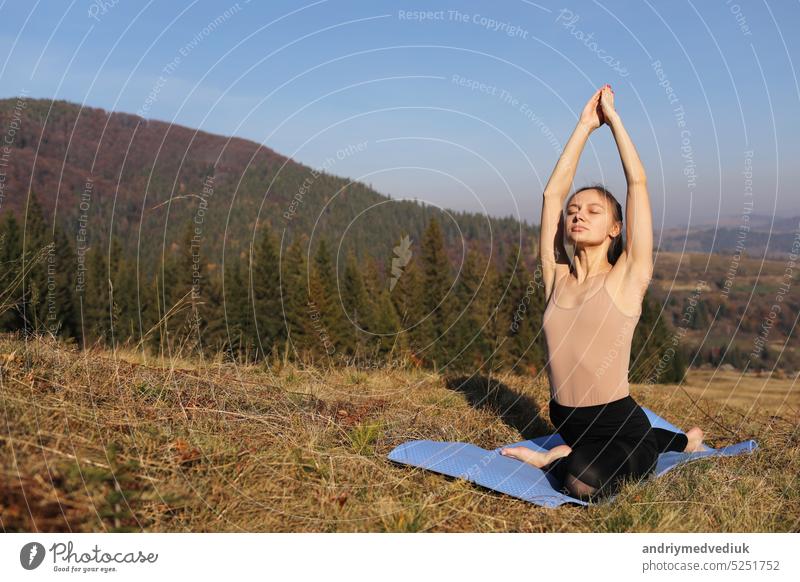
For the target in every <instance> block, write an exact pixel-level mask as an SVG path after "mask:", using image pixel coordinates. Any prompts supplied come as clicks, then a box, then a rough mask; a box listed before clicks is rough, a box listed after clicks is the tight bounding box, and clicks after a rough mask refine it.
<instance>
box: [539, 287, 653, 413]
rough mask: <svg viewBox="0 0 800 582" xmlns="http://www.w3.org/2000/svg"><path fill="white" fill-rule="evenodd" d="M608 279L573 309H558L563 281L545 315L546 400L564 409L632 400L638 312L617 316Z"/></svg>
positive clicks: (548, 304) (616, 308) (549, 303)
mask: <svg viewBox="0 0 800 582" xmlns="http://www.w3.org/2000/svg"><path fill="white" fill-rule="evenodd" d="M606 274H607V273H604V274H603V276H602V278H601V280H600V285H599V286H598V285H595V289H594V290H593V291H589V293H590V295H589V297H588V298H587V299H585V300H584V301H583V303H581V304H578V305H576V306H575V307H562V306H561V305H559V304H558V297H559V291H560V289H561V288H563V284H564V281H565V280H566V278H567V276H569V275H565V276H562V277H561V279H560V280H559V281H556V283H555V286H554V288H553V292H552V293H551V295H550V300H549V301H548V303H547V307H546V308H545V311H544V315H543V320H542V322H543V329H544V336H545V342H546V344H547V351H548V358H547V363H546V364H545V369H546V370H547V374H548V378H549V380H550V397H551V398H553V399H555V400H556V402H557V403H559V404H561V405H563V406H594V405H597V404H605V403H607V402H612V401H614V400H619V399H620V398H624V397H626V396H629V395H630V384H629V382H628V364H629V361H630V355H631V340H632V339H633V332H634V330H635V329H636V324H637V322H638V321H639V317H640V316H641V309H640V310H639V313H638V314H637V315H634V316H630V315H626V314H624V313H623V312H622V311H620V310H619V308H618V307H617V305H616V303H614V300H613V298H612V297H611V294H610V293H609V292H608V289H607V288H606ZM591 278H594V277H590V279H591Z"/></svg>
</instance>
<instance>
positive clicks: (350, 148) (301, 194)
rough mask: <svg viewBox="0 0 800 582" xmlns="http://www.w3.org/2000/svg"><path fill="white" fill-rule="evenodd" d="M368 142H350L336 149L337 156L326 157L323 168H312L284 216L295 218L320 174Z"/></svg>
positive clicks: (362, 148) (290, 218)
mask: <svg viewBox="0 0 800 582" xmlns="http://www.w3.org/2000/svg"><path fill="white" fill-rule="evenodd" d="M368 143H369V142H367V141H362V142H359V143H357V144H350V145H347V146H345V147H343V148H341V149H338V150H336V154H335V157H333V158H331V157H328V158H326V159H325V161H324V162H323V163H322V168H321V169H317V168H312V170H311V175H310V176H306V178H305V180H303V183H302V184H300V188H298V189H297V192H295V194H294V196H292V200H291V202H289V208H287V209H286V211H284V213H283V218H285V219H286V221H287V222H289V221H291V220H292V219H293V218H294V216H295V214H297V209H298V208H299V207H300V206H301V205H302V204H303V203H304V200H303V199H304V198H305V195H306V194H308V192H309V191H310V190H311V187H312V186H313V185H314V182H316V181H317V178H319V176H320V174H322V173H323V172H328V171H330V169H331V168H332V167H333V166H335V165H336V164H337V162H340V161H342V160H344V159H346V158H349V157H350V156H352V155H354V154H357V153H359V152H363V151H364V150H365V149H367V144H368Z"/></svg>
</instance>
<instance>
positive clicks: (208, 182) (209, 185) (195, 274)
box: [190, 176, 214, 301]
mask: <svg viewBox="0 0 800 582" xmlns="http://www.w3.org/2000/svg"><path fill="white" fill-rule="evenodd" d="M213 195H214V176H207V177H206V179H205V180H203V189H202V191H201V194H200V204H198V206H197V211H196V212H195V214H194V232H193V233H192V240H191V244H190V247H191V249H190V252H191V256H192V301H194V300H197V299H200V296H201V293H200V283H201V279H202V274H201V270H200V260H201V256H200V242H201V241H202V240H203V222H204V221H205V218H206V211H207V210H208V199H209V198H211V197H212V196H213Z"/></svg>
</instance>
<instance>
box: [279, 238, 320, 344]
mask: <svg viewBox="0 0 800 582" xmlns="http://www.w3.org/2000/svg"><path fill="white" fill-rule="evenodd" d="M303 246H304V245H303V243H302V242H301V239H300V238H299V237H298V238H296V239H295V240H294V241H292V244H291V245H289V249H288V250H287V252H286V260H285V261H284V262H283V276H282V277H281V282H282V285H281V297H282V298H283V314H284V317H285V320H284V321H285V325H286V328H287V329H288V333H289V345H290V346H291V349H292V350H293V351H294V355H295V356H296V357H298V358H300V359H301V360H302V359H304V358H305V356H306V355H307V353H308V352H309V351H311V350H312V343H313V342H314V341H315V338H314V337H313V335H314V332H313V329H312V326H311V320H310V317H309V289H308V278H307V268H308V266H307V264H306V256H305V253H304V251H303Z"/></svg>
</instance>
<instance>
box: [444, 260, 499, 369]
mask: <svg viewBox="0 0 800 582" xmlns="http://www.w3.org/2000/svg"><path fill="white" fill-rule="evenodd" d="M481 281H482V273H481V271H480V265H479V263H478V254H477V253H476V252H474V251H470V250H469V249H468V250H467V255H466V257H465V258H464V266H463V268H462V269H461V273H460V275H459V278H458V282H457V284H456V289H455V308H456V310H457V314H458V315H457V317H458V319H457V320H456V323H455V325H454V326H453V330H452V332H451V333H452V336H453V343H454V345H455V346H456V348H457V350H456V354H459V355H457V356H456V360H455V361H454V362H453V363H452V364H451V366H450V368H451V370H453V371H461V372H470V371H475V370H477V369H478V368H479V367H480V366H481V365H482V364H483V362H484V361H485V359H486V358H487V357H488V355H489V352H490V349H491V344H490V342H489V336H488V334H487V333H485V330H483V331H482V330H481V327H482V326H483V325H484V323H485V322H486V319H487V316H488V310H487V306H486V293H485V292H482V291H484V290H485V289H486V285H483V286H482V285H481Z"/></svg>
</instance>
